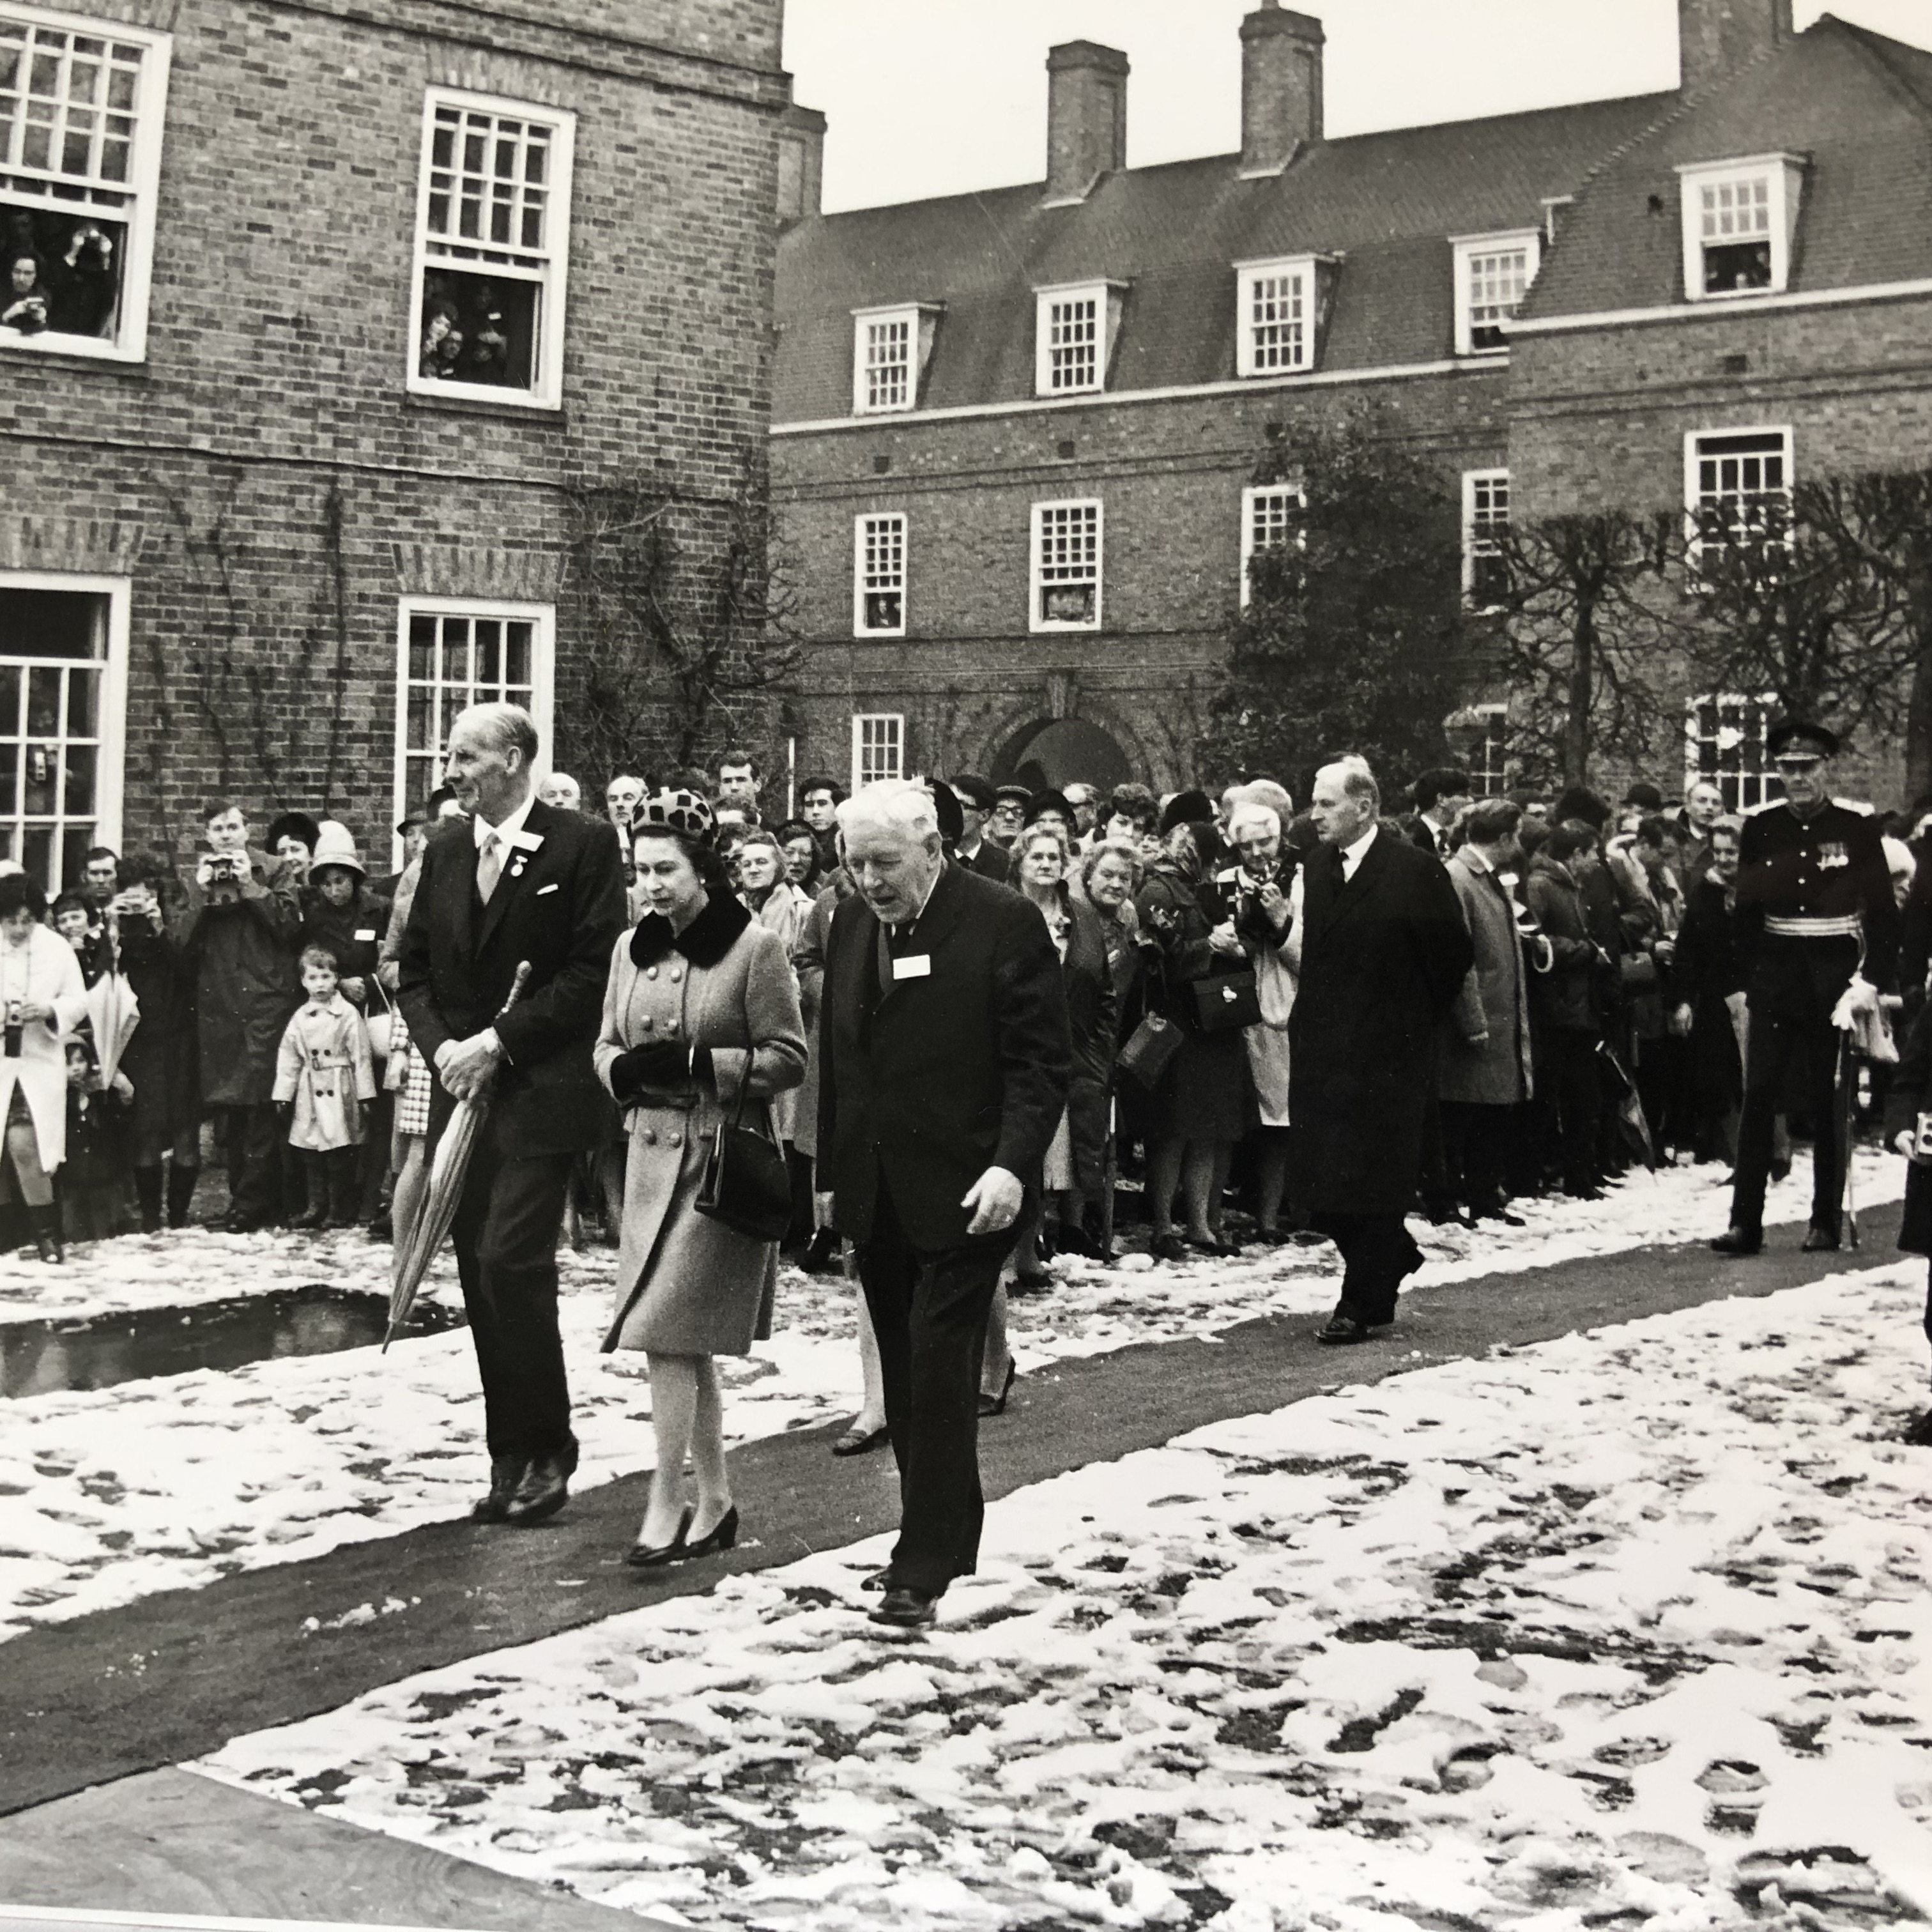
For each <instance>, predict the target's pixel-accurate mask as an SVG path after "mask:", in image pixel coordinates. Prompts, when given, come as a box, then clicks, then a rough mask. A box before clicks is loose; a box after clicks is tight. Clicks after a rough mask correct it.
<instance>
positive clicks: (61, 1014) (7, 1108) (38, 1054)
mask: <svg viewBox="0 0 1932 1932" xmlns="http://www.w3.org/2000/svg"><path fill="white" fill-rule="evenodd" d="M46 913H47V900H46V894H45V893H44V892H42V891H41V890H40V886H38V884H37V883H35V881H34V880H33V879H32V878H31V877H29V876H28V874H26V873H25V872H12V873H9V874H7V876H6V877H4V878H0V1014H4V1016H5V1019H4V1031H0V1112H4V1118H5V1123H6V1124H5V1129H4V1135H5V1139H4V1147H3V1148H0V1202H13V1201H20V1202H23V1203H24V1204H25V1205H26V1210H27V1216H28V1220H30V1221H31V1223H32V1224H33V1229H34V1243H35V1244H36V1245H37V1247H38V1248H39V1250H40V1259H41V1260H42V1261H43V1262H60V1261H63V1260H65V1259H66V1256H65V1251H64V1250H63V1249H62V1246H61V1227H60V1209H59V1208H58V1206H57V1205H55V1201H54V1185H53V1176H54V1173H55V1170H56V1169H58V1167H59V1166H60V1164H61V1163H62V1160H65V1158H66V1156H67V1055H66V1052H65V1050H64V1049H63V1048H62V1045H61V1037H62V1035H63V1034H68V1033H71V1032H72V1031H74V1028H76V1027H77V1026H78V1025H80V1022H82V1021H83V1020H84V1019H86V1017H87V989H86V986H84V985H83V983H82V982H81V977H80V962H79V961H78V960H77V959H76V958H75V957H74V948H73V947H71V946H69V945H68V943H67V942H66V941H65V940H64V939H62V938H61V937H60V936H59V935H58V934H57V933H55V932H50V931H49V929H48V928H47V927H46V926H45V925H44V924H43V923H42V922H43V920H44V919H46Z"/></svg>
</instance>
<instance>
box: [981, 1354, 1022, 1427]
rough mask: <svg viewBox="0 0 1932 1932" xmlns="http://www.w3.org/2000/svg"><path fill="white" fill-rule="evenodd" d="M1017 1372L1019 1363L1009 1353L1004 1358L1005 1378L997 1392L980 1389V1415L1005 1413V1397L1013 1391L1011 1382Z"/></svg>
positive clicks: (1017, 1374)
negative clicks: (988, 1392) (1005, 1363)
mask: <svg viewBox="0 0 1932 1932" xmlns="http://www.w3.org/2000/svg"><path fill="white" fill-rule="evenodd" d="M1019 1372H1020V1370H1019V1364H1018V1363H1017V1362H1016V1361H1014V1360H1013V1357H1012V1356H1010V1355H1009V1356H1008V1357H1007V1379H1006V1381H1005V1382H1004V1383H1003V1384H1002V1385H1001V1388H1000V1392H999V1394H998V1395H996V1396H995V1395H988V1394H986V1391H984V1390H982V1391H980V1415H982V1416H983V1417H985V1416H989V1415H1005V1414H1006V1412H1007V1397H1008V1396H1010V1395H1011V1394H1013V1383H1014V1381H1015V1379H1016V1378H1017V1376H1019Z"/></svg>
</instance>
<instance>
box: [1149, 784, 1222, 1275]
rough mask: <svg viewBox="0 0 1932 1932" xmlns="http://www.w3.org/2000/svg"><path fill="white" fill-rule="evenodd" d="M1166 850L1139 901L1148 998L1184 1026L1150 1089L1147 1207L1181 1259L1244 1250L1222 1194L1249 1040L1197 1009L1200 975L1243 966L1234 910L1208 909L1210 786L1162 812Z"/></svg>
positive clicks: (1162, 1246) (1163, 1249) (1165, 1255)
mask: <svg viewBox="0 0 1932 1932" xmlns="http://www.w3.org/2000/svg"><path fill="white" fill-rule="evenodd" d="M1161 824H1162V833H1161V847H1160V857H1159V858H1158V859H1156V860H1155V861H1154V863H1153V865H1151V866H1150V867H1149V868H1148V877H1147V880H1146V883H1145V884H1144V885H1143V886H1142V887H1141V889H1140V892H1139V896H1138V897H1137V898H1136V899H1135V901H1134V911H1135V915H1136V918H1137V919H1138V920H1139V924H1140V929H1141V933H1142V944H1143V945H1144V946H1145V947H1147V948H1148V950H1149V953H1150V954H1151V958H1150V959H1149V962H1148V965H1149V974H1148V977H1149V980H1150V993H1149V1004H1150V1006H1151V1007H1152V1009H1153V1010H1154V1011H1156V1012H1157V1013H1160V1014H1161V1015H1162V1016H1163V1017H1164V1018H1165V1019H1168V1020H1169V1021H1171V1022H1172V1023H1173V1024H1174V1025H1175V1026H1177V1027H1178V1028H1180V1029H1181V1050H1180V1051H1179V1052H1178V1053H1176V1054H1175V1056H1174V1058H1173V1059H1172V1060H1171V1061H1169V1063H1168V1065H1167V1067H1166V1070H1165V1071H1164V1072H1163V1074H1162V1076H1161V1077H1160V1080H1159V1082H1157V1084H1156V1085H1155V1087H1154V1091H1153V1093H1152V1094H1151V1096H1150V1097H1149V1101H1148V1107H1147V1109H1146V1114H1145V1130H1146V1133H1147V1136H1148V1217H1149V1219H1150V1220H1151V1221H1152V1222H1153V1224H1154V1243H1153V1252H1154V1254H1155V1255H1156V1256H1158V1257H1159V1258H1160V1259H1162V1260H1163V1261H1181V1260H1184V1259H1186V1256H1187V1250H1189V1249H1190V1248H1193V1249H1196V1250H1199V1252H1201V1253H1204V1254H1211V1255H1224V1256H1225V1255H1232V1254H1234V1253H1237V1252H1238V1250H1236V1249H1235V1247H1234V1245H1233V1244H1232V1243H1231V1242H1229V1241H1226V1240H1225V1239H1224V1238H1223V1235H1222V1232H1221V1199H1222V1196H1223V1193H1224V1191H1225V1190H1226V1187H1227V1184H1228V1173H1229V1169H1230V1168H1231V1167H1232V1165H1233V1162H1234V1154H1235V1143H1236V1142H1238V1140H1240V1139H1241V1136H1242V1135H1243V1134H1244V1133H1246V1132H1247V1125H1248V1107H1249V1079H1248V1061H1247V1047H1246V1046H1245V1044H1244V1042H1243V1040H1242V1038H1241V1031H1240V1029H1239V1028H1230V1029H1229V1030H1227V1031H1223V1032H1220V1033H1204V1032H1202V1030H1201V1024H1200V1021H1199V1018H1198V1017H1197V1016H1196V1010H1195V1001H1194V996H1193V991H1192V989H1193V985H1194V983H1195V982H1196V980H1207V979H1211V978H1213V977H1214V976H1215V975H1216V974H1223V973H1229V972H1233V971H1238V970H1239V968H1241V965H1243V963H1244V951H1243V948H1242V945H1241V938H1240V937H1239V935H1238V934H1237V933H1236V932H1235V927H1234V922H1233V921H1232V919H1223V920H1222V921H1220V922H1219V923H1218V924H1217V923H1216V922H1214V921H1212V920H1211V919H1209V918H1208V914H1207V913H1206V911H1205V910H1204V909H1203V903H1202V887H1203V886H1204V884H1206V883H1208V881H1209V880H1210V877H1211V873H1212V871H1213V866H1214V860H1215V859H1216V858H1217V856H1219V854H1220V849H1221V844H1220V837H1219V835H1218V834H1217V832H1216V831H1215V829H1214V808H1213V806H1212V805H1210V804H1209V803H1208V799H1207V797H1206V796H1205V793H1201V792H1199V791H1194V792H1182V793H1179V794H1178V796H1175V798H1173V799H1171V800H1170V801H1169V804H1168V807H1167V809H1166V811H1165V813H1163V815H1162V819H1161ZM1177 1188H1178V1189H1179V1190H1181V1192H1182V1193H1183V1194H1184V1196H1185V1199H1186V1204H1187V1232H1186V1235H1184V1236H1182V1235H1177V1234H1176V1233H1175V1231H1174V1220H1173V1216H1174V1196H1175V1190H1176V1189H1177Z"/></svg>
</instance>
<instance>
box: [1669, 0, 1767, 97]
mask: <svg viewBox="0 0 1932 1932" xmlns="http://www.w3.org/2000/svg"><path fill="white" fill-rule="evenodd" d="M1791 37H1792V26H1791V0H1677V45H1678V52H1679V62H1680V71H1681V74H1682V78H1681V80H1680V81H1679V86H1681V87H1682V89H1683V91H1684V92H1685V93H1686V94H1692V93H1695V92H1698V91H1699V90H1700V89H1703V88H1706V87H1708V86H1709V85H1710V84H1711V83H1712V82H1713V81H1715V80H1722V79H1723V77H1724V76H1725V75H1726V74H1729V73H1730V72H1731V71H1733V69H1734V68H1740V67H1742V66H1743V65H1744V64H1745V62H1746V61H1748V60H1751V59H1752V58H1754V57H1755V56H1756V55H1759V54H1760V53H1763V52H1768V51H1769V49H1771V48H1772V47H1776V46H1782V45H1783V44H1784V43H1785V42H1786V41H1787V40H1790V38H1791Z"/></svg>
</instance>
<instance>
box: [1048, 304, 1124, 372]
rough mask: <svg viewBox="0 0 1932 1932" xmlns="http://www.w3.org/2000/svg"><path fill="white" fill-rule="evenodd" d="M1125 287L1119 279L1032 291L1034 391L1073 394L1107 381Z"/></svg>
mask: <svg viewBox="0 0 1932 1932" xmlns="http://www.w3.org/2000/svg"><path fill="white" fill-rule="evenodd" d="M1123 295H1124V290H1123V289H1122V287H1121V284H1119V283H1118V282H1079V283H1073V284H1069V285H1067V287H1060V288H1050V289H1036V290H1034V303H1035V311H1034V391H1035V392H1036V393H1037V394H1038V395H1043V396H1075V395H1082V394H1083V393H1085V392H1091V391H1093V390H1095V389H1105V388H1106V386H1107V367H1108V365H1109V362H1111V361H1112V359H1113V353H1114V338H1115V334H1116V333H1117V332H1118V328H1119V325H1120V318H1121V301H1122V297H1123Z"/></svg>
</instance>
